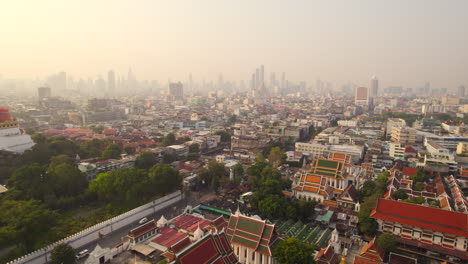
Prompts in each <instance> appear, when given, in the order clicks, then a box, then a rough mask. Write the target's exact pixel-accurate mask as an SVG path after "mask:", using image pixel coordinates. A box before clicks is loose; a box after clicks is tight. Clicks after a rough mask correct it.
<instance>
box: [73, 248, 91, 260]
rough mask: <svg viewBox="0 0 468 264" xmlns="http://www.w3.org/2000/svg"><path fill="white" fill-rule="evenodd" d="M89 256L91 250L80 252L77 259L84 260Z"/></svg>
mask: <svg viewBox="0 0 468 264" xmlns="http://www.w3.org/2000/svg"><path fill="white" fill-rule="evenodd" d="M88 255H89V250H87V249H85V250H82V251H80V252H79V253H78V254H77V255H76V259H82V258H84V257H86V256H88Z"/></svg>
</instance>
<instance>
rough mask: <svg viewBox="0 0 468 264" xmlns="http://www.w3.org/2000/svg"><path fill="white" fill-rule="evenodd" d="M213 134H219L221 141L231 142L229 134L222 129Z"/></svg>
mask: <svg viewBox="0 0 468 264" xmlns="http://www.w3.org/2000/svg"><path fill="white" fill-rule="evenodd" d="M214 134H215V135H219V136H221V142H225V143H229V142H231V134H229V132H227V131H224V130H219V131H216V132H215V133H214Z"/></svg>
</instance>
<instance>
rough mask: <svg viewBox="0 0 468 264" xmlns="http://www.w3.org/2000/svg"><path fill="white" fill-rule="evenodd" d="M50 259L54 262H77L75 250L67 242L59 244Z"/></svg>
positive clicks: (56, 263)
mask: <svg viewBox="0 0 468 264" xmlns="http://www.w3.org/2000/svg"><path fill="white" fill-rule="evenodd" d="M50 259H51V262H52V263H53V264H74V263H76V259H75V251H74V250H73V248H72V247H71V246H70V245H68V244H65V243H61V244H58V245H57V246H55V248H54V249H53V250H52V252H51V254H50Z"/></svg>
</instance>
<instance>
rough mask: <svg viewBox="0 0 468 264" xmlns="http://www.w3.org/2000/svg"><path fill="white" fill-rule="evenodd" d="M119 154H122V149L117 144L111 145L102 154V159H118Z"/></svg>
mask: <svg viewBox="0 0 468 264" xmlns="http://www.w3.org/2000/svg"><path fill="white" fill-rule="evenodd" d="M120 154H122V147H121V146H120V145H119V144H116V143H112V144H110V145H109V146H107V148H106V150H104V152H102V157H103V158H104V159H118V158H120Z"/></svg>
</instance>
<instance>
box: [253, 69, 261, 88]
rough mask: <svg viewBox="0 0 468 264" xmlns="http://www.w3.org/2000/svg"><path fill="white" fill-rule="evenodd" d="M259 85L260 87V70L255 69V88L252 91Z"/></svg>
mask: <svg viewBox="0 0 468 264" xmlns="http://www.w3.org/2000/svg"><path fill="white" fill-rule="evenodd" d="M259 85H260V69H259V68H257V69H255V88H254V89H257V87H258V86H259Z"/></svg>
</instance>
